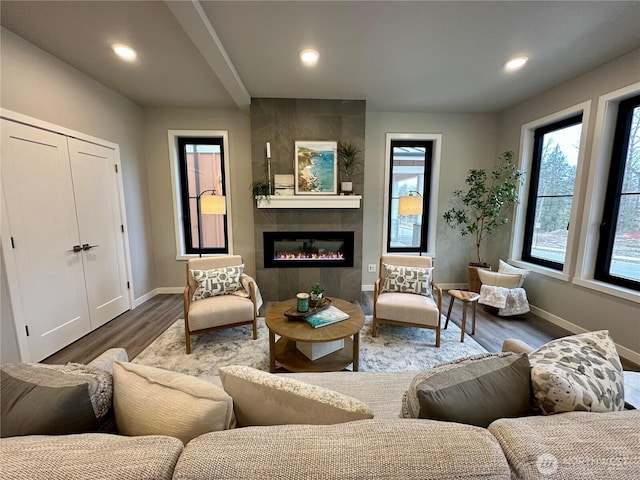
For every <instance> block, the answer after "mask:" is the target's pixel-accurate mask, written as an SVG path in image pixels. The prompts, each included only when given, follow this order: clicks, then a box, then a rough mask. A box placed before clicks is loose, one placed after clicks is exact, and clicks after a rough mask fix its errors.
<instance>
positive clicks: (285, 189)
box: [273, 173, 295, 196]
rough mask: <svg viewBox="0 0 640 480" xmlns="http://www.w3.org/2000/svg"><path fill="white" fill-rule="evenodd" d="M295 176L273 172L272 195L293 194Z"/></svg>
mask: <svg viewBox="0 0 640 480" xmlns="http://www.w3.org/2000/svg"><path fill="white" fill-rule="evenodd" d="M294 184H295V176H294V175H293V173H291V174H277V173H276V174H275V175H274V176H273V185H274V187H275V191H274V195H280V196H291V195H294V193H295V190H294Z"/></svg>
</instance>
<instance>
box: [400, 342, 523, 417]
mask: <svg viewBox="0 0 640 480" xmlns="http://www.w3.org/2000/svg"><path fill="white" fill-rule="evenodd" d="M530 403H531V378H530V374H529V360H528V359H527V356H526V355H520V354H516V353H491V354H482V355H475V356H473V357H469V358H464V359H460V360H455V361H453V362H450V363H445V364H442V365H438V366H437V367H435V368H432V369H430V370H426V371H424V372H421V373H419V374H418V375H416V377H415V378H414V379H413V380H412V382H411V385H410V386H409V390H407V392H406V393H405V394H404V397H403V399H402V414H401V416H402V417H404V418H428V419H432V420H443V421H448V422H458V423H466V424H468V425H476V426H479V427H487V426H488V425H489V424H490V423H491V422H493V421H494V420H496V419H498V418H505V417H518V416H522V415H526V414H527V413H529V409H530V408H529V407H530Z"/></svg>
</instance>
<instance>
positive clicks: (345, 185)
mask: <svg viewBox="0 0 640 480" xmlns="http://www.w3.org/2000/svg"><path fill="white" fill-rule="evenodd" d="M340 192H342V193H348V194H351V193H353V182H340Z"/></svg>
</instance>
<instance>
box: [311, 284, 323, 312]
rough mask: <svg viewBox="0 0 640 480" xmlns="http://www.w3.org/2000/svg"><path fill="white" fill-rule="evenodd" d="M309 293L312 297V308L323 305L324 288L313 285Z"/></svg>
mask: <svg viewBox="0 0 640 480" xmlns="http://www.w3.org/2000/svg"><path fill="white" fill-rule="evenodd" d="M309 293H310V295H311V298H310V302H309V303H310V304H311V305H312V306H314V307H315V306H317V305H320V304H321V303H322V298H323V296H324V288H322V287H321V286H320V284H319V283H316V284H315V285H313V286H312V287H311V290H310V291H309Z"/></svg>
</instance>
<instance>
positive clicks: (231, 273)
mask: <svg viewBox="0 0 640 480" xmlns="http://www.w3.org/2000/svg"><path fill="white" fill-rule="evenodd" d="M243 273H244V264H242V265H234V266H232V267H224V268H214V269H212V270H191V277H192V278H193V280H194V281H195V282H197V284H198V286H197V287H196V289H195V291H194V292H193V297H192V298H191V300H192V301H194V302H195V301H196V300H202V299H203V298H210V297H215V296H216V295H231V294H233V293H235V292H237V291H242V290H244V287H243V286H242V282H241V280H240V278H241V277H242V274H243Z"/></svg>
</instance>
